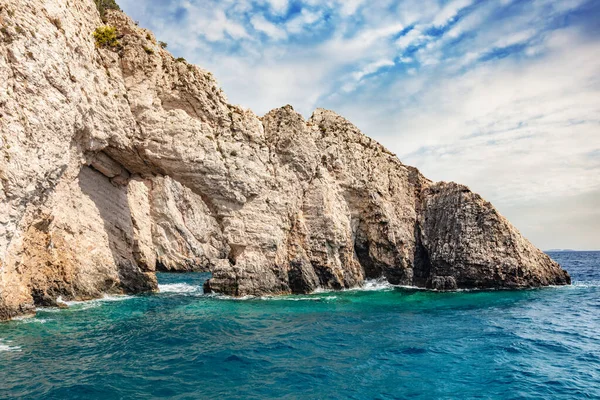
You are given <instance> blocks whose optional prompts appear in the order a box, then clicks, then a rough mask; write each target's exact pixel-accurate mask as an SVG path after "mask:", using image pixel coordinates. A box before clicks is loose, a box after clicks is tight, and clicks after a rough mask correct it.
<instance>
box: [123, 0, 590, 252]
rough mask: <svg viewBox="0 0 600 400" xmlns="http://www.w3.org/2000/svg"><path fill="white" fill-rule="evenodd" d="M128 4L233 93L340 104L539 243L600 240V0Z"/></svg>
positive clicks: (405, 156) (258, 104) (178, 52)
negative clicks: (482, 199)
mask: <svg viewBox="0 0 600 400" xmlns="http://www.w3.org/2000/svg"><path fill="white" fill-rule="evenodd" d="M119 4H120V5H121V7H122V8H123V9H124V10H125V11H126V12H127V13H128V14H129V15H130V16H132V18H134V19H136V20H139V21H140V24H141V25H142V26H144V27H147V28H149V29H152V30H153V31H154V32H155V34H156V36H157V37H158V38H159V39H160V40H163V41H166V42H168V44H169V50H170V51H172V52H173V53H174V54H175V56H182V57H185V58H186V59H187V60H189V61H190V62H193V63H196V64H198V65H200V66H202V67H203V68H206V69H208V70H210V71H211V72H213V74H214V75H215V76H216V78H217V79H218V81H219V82H220V83H221V85H222V87H223V89H224V90H225V92H226V93H227V95H228V97H229V100H230V101H231V102H232V103H235V104H240V105H242V106H244V107H248V108H251V109H252V110H254V111H255V112H256V113H257V114H258V115H262V114H265V113H266V112H268V111H269V110H270V109H273V108H276V107H279V106H282V105H284V104H292V105H293V106H294V108H295V109H296V110H298V111H299V112H300V113H302V114H303V115H304V116H305V117H308V116H310V114H311V113H312V111H313V110H314V109H315V108H317V107H324V108H329V109H333V110H335V111H336V112H338V113H339V114H341V115H343V116H345V117H346V118H348V119H349V120H350V121H351V122H353V123H354V124H356V125H357V126H358V127H359V128H360V129H361V130H362V131H363V132H364V133H365V134H367V135H369V136H371V137H373V138H374V139H376V140H378V141H379V142H381V143H382V144H383V145H385V146H386V147H387V148H389V149H390V150H391V151H393V152H395V153H396V154H398V156H399V157H400V159H401V160H402V161H403V162H405V163H407V164H410V165H414V166H416V167H418V168H419V169H420V170H421V171H422V172H423V173H424V174H425V175H426V176H428V177H429V178H431V179H434V180H453V181H457V182H461V183H464V184H466V185H468V186H470V187H471V189H473V190H474V191H476V192H478V193H480V194H481V195H482V196H483V197H485V198H486V199H488V200H490V201H491V202H492V203H493V204H494V205H495V206H496V207H497V208H498V209H499V210H500V212H502V213H503V214H504V215H506V216H507V217H508V218H509V219H510V220H511V222H513V223H514V224H515V225H516V226H517V227H518V228H519V229H520V230H521V232H522V233H523V234H524V235H525V236H526V237H528V238H529V239H530V240H532V241H533V243H535V244H536V245H537V246H539V247H541V248H543V249H549V248H575V249H600V57H598V54H600V26H599V25H598V23H597V21H598V19H599V18H600V3H598V2H597V1H594V0H532V1H527V2H523V1H518V0H496V1H483V0H403V1H388V0H378V1H372V2H367V1H364V0H345V1H343V0H325V1H316V0H303V1H296V0H241V1H233V0H222V1H216V0H202V1H200V0H163V1H157V0H150V1H148V2H145V3H143V5H141V4H140V3H139V2H135V1H133V0H120V1H119Z"/></svg>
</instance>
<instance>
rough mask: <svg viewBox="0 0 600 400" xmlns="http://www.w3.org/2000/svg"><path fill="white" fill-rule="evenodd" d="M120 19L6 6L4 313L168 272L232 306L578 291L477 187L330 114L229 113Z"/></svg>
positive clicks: (1, 107)
mask: <svg viewBox="0 0 600 400" xmlns="http://www.w3.org/2000/svg"><path fill="white" fill-rule="evenodd" d="M102 14H103V15H102V16H101V15H100V12H99V10H98V8H97V7H96V4H95V2H94V1H92V0H70V1H66V0H45V1H41V0H30V1H25V0H4V1H3V2H2V5H0V132H1V135H0V144H1V146H0V319H9V318H12V317H14V316H17V315H22V314H31V313H33V312H34V310H35V307H36V306H50V305H56V304H57V298H59V297H61V298H62V299H64V300H85V299H92V298H97V297H100V296H103V295H104V294H106V293H139V292H148V291H155V290H157V283H156V276H155V271H156V269H157V268H158V269H161V270H169V271H192V270H193V271H210V272H212V278H211V279H210V280H209V281H208V282H207V284H206V285H205V286H206V290H208V291H212V292H219V293H224V294H229V295H234V296H243V295H262V294H289V293H307V292H311V291H314V290H315V289H317V288H328V289H343V288H349V287H354V286H360V285H361V284H362V283H363V282H364V280H365V279H370V278H379V277H385V279H387V280H388V281H389V282H391V283H393V284H403V285H414V286H419V287H424V288H431V289H438V290H454V289H459V288H528V287H538V286H544V285H563V284H569V283H570V278H569V275H568V274H567V272H566V271H564V270H562V269H561V268H560V266H559V265H558V264H557V263H556V262H554V261H552V260H551V259H550V258H549V257H548V256H547V255H545V254H544V253H543V252H541V251H540V250H538V249H537V248H536V247H535V246H533V245H532V244H531V243H530V242H529V241H527V240H526V239H525V238H523V237H522V236H521V235H520V234H519V232H518V231H517V230H516V229H515V228H514V227H513V226H512V225H511V224H510V223H509V222H508V221H507V220H506V219H505V218H503V217H502V216H501V215H500V214H499V213H498V211H497V210H496V209H495V208H494V207H493V206H492V205H491V204H490V203H488V202H486V201H485V200H483V199H482V198H481V197H480V196H478V195H477V194H475V193H473V192H471V191H470V190H469V189H468V188H467V187H465V186H461V185H458V184H455V183H443V182H442V183H433V182H431V181H430V180H428V179H427V178H425V177H424V176H422V175H421V174H420V172H419V171H418V170H417V169H415V168H413V167H409V166H406V165H404V164H402V163H401V162H400V160H398V158H397V157H396V156H395V155H394V154H392V153H390V152H389V151H388V150H386V149H385V148H384V147H383V146H382V145H380V144H379V143H377V142H375V141H374V140H372V139H370V138H369V137H367V136H365V135H363V134H362V133H361V132H360V131H359V130H358V129H357V128H356V127H355V126H354V125H352V124H351V123H350V122H348V121H347V120H346V119H344V118H343V117H341V116H339V115H337V114H335V113H334V112H332V111H327V110H323V109H318V110H316V111H315V112H314V113H313V115H312V116H311V117H310V118H309V119H308V120H305V119H304V118H303V117H302V116H301V115H300V114H298V113H297V112H295V111H294V109H293V108H292V107H291V106H284V107H282V108H279V109H275V110H273V111H271V112H269V113H268V114H267V115H265V116H264V117H262V118H261V117H258V116H256V115H255V114H254V113H253V112H251V111H249V110H246V109H243V108H241V107H238V106H234V105H231V104H229V103H228V102H227V100H226V98H225V95H224V94H223V92H222V91H221V90H220V89H219V87H218V86H217V83H216V82H215V80H214V78H213V76H212V75H211V73H210V72H208V71H205V70H203V69H201V68H199V67H197V66H194V65H191V64H188V63H187V62H186V61H185V60H183V59H175V58H174V57H173V56H172V55H171V54H170V53H169V52H167V51H166V50H165V49H164V48H163V47H164V46H161V45H160V43H159V42H158V41H157V39H156V38H155V37H154V35H153V34H152V32H150V31H148V30H146V29H143V28H141V27H139V26H137V25H136V24H135V23H134V21H132V20H131V19H130V18H129V17H127V16H126V15H125V14H123V13H122V12H120V11H118V10H102ZM107 28H108V30H107ZM112 28H114V30H112ZM111 32H114V35H115V37H112V38H110V35H111ZM94 33H96V35H94ZM102 35H104V36H102ZM107 36H108V37H109V38H108V39H107ZM248 79H251V77H248Z"/></svg>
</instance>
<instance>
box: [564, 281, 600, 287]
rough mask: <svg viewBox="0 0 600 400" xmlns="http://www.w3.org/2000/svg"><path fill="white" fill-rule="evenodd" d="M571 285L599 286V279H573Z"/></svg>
mask: <svg viewBox="0 0 600 400" xmlns="http://www.w3.org/2000/svg"><path fill="white" fill-rule="evenodd" d="M571 286H575V287H584V288H592V287H600V281H575V282H573V283H572V285H571Z"/></svg>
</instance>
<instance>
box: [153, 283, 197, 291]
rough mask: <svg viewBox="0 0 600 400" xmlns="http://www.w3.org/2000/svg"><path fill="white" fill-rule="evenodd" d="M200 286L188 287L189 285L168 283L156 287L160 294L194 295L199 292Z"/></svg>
mask: <svg viewBox="0 0 600 400" xmlns="http://www.w3.org/2000/svg"><path fill="white" fill-rule="evenodd" d="M201 289H202V288H201V287H200V286H194V285H190V284H189V283H168V284H164V285H158V290H159V291H160V293H196V292H200V291H201Z"/></svg>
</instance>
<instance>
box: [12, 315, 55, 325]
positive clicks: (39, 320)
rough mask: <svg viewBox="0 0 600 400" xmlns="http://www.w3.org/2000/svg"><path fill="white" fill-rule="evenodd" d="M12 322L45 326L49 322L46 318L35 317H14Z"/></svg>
mask: <svg viewBox="0 0 600 400" xmlns="http://www.w3.org/2000/svg"><path fill="white" fill-rule="evenodd" d="M13 320H14V321H19V322H20V323H22V324H45V323H46V322H48V321H51V320H49V319H46V318H36V317H30V316H28V317H15V318H13Z"/></svg>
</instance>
